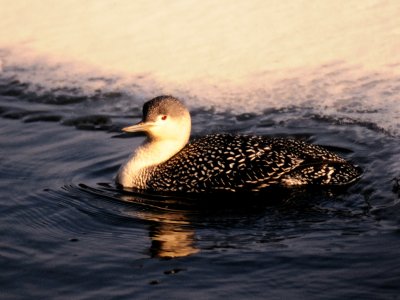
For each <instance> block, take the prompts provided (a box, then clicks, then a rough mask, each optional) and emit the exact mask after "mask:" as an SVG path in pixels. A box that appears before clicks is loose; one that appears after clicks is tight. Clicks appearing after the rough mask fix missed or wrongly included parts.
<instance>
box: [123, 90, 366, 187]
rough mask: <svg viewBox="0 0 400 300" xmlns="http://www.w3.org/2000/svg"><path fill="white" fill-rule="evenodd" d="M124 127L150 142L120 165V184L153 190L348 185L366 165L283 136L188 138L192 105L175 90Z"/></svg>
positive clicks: (156, 100) (156, 101)
mask: <svg viewBox="0 0 400 300" xmlns="http://www.w3.org/2000/svg"><path fill="white" fill-rule="evenodd" d="M122 130H123V131H124V132H145V133H146V135H147V138H146V140H145V141H144V143H143V144H142V145H141V146H139V147H138V148H137V149H136V150H135V151H134V152H133V153H132V154H131V155H130V157H129V158H128V160H127V161H126V162H125V163H124V164H123V165H122V166H121V167H120V169H119V171H118V174H117V176H116V182H117V184H118V185H120V186H122V187H125V188H133V189H137V190H143V191H149V192H185V193H213V192H220V191H223V192H259V191H262V190H265V189H267V188H268V187H272V186H281V187H296V186H307V185H317V186H343V185H348V184H350V183H353V182H354V181H356V180H357V179H359V177H360V176H361V169H360V168H359V167H357V166H354V165H352V164H351V163H350V162H347V161H346V160H344V159H343V158H341V157H339V156H338V155H336V154H335V153H333V152H330V151H328V150H327V149H325V148H323V147H321V146H317V145H313V144H309V143H307V142H304V141H301V140H296V139H286V138H277V137H265V136H252V135H232V134H213V135H206V136H204V137H201V138H198V139H195V140H194V141H192V142H190V143H188V141H189V137H190V131H191V118H190V113H189V111H188V109H187V108H186V107H185V106H184V104H183V103H182V102H181V101H179V100H178V99H176V98H174V97H172V96H159V97H156V98H154V99H152V100H150V101H148V102H146V103H145V104H144V106H143V119H142V121H141V122H139V123H138V124H136V125H133V126H129V127H125V128H123V129H122Z"/></svg>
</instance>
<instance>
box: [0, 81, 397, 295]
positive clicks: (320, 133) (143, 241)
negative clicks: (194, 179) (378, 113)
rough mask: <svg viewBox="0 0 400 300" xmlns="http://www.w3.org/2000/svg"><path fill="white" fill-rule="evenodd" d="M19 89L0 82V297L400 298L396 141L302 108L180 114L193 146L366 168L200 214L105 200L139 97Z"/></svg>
mask: <svg viewBox="0 0 400 300" xmlns="http://www.w3.org/2000/svg"><path fill="white" fill-rule="evenodd" d="M29 91H30V90H29V89H28V85H27V84H25V83H23V82H20V81H18V80H17V79H15V78H1V82H0V128H1V137H0V178H1V181H0V185H1V192H0V195H1V197H0V199H1V200H0V236H1V244H0V265H1V272H0V293H1V296H0V298H1V299H28V298H29V299H111V298H116V299H148V298H154V299H188V298H191V299H220V298H222V297H225V296H226V297H229V299H257V298H258V299H261V298H262V299H313V298H314V299H399V298H400V296H399V292H400V287H399V284H400V256H399V253H400V204H399V202H400V187H399V180H400V143H399V138H398V136H397V135H396V134H391V133H389V132H387V131H385V130H382V128H380V127H379V126H376V125H375V124H374V123H368V122H361V121H360V122H357V121H354V122H351V123H349V122H343V120H342V119H340V118H339V117H337V118H335V116H331V117H329V118H327V117H326V116H324V115H321V114H317V113H315V112H314V111H312V109H311V110H310V108H309V107H306V106H299V107H285V108H282V109H273V108H270V109H267V108H266V110H265V111H264V112H261V113H260V112H254V113H246V114H238V113H229V112H225V113H224V112H219V113H217V112H215V111H213V109H208V108H207V107H204V108H196V109H192V113H193V130H194V132H193V134H194V135H203V134H205V133H208V132H216V131H218V132H219V131H225V132H240V133H250V132H251V133H255V134H261V135H279V136H290V137H297V138H302V139H306V140H308V141H310V142H313V143H317V144H322V145H327V146H335V147H336V148H335V150H337V151H338V152H339V153H340V154H341V155H343V156H344V157H346V158H348V159H350V160H352V161H354V162H355V163H356V164H358V165H360V166H361V167H362V168H363V169H364V170H365V174H364V176H363V178H362V179H361V180H360V181H359V182H358V183H356V184H355V185H354V186H352V187H350V188H349V189H348V190H346V191H344V192H342V193H339V194H329V193H322V192H321V193H319V192H316V193H312V194H311V193H307V194H303V195H301V194H300V195H296V196H294V198H292V199H291V201H290V202H285V203H281V204H279V203H278V204H273V205H272V204H270V203H271V200H273V199H268V196H265V199H263V200H264V201H261V203H260V202H257V203H254V202H252V201H250V199H246V198H245V197H244V198H243V199H242V203H241V204H240V205H232V206H230V205H229V201H226V200H227V199H225V202H224V204H223V205H213V204H212V203H210V204H209V205H205V206H204V205H203V206H199V205H196V204H194V203H191V202H190V201H185V200H184V199H172V198H162V197H150V196H144V195H136V194H133V193H128V192H121V191H118V190H116V189H115V187H114V184H113V178H114V175H115V173H116V171H117V170H118V167H119V165H120V164H121V163H122V162H123V161H124V159H126V157H127V156H128V155H129V153H130V152H131V151H132V149H134V148H135V147H137V146H138V144H139V143H140V142H141V141H142V138H141V137H132V138H125V136H123V135H121V134H120V133H119V129H120V128H121V127H122V126H124V125H127V124H130V123H132V122H135V121H137V119H138V118H139V116H140V113H141V112H140V106H141V103H142V101H143V100H144V99H142V98H140V96H139V97H138V99H135V97H133V96H131V98H130V101H131V105H130V106H128V107H126V106H125V103H126V101H127V99H126V97H124V95H122V94H121V93H120V92H116V93H114V94H113V93H107V94H105V93H103V94H102V93H101V92H99V93H98V94H97V95H96V96H95V97H94V96H93V95H91V96H87V95H75V96H73V94H74V93H73V91H72V93H68V95H64V96H63V95H61V96H60V94H59V93H57V91H50V92H48V93H47V94H40V95H39V94H35V93H30V92H29ZM71 94H72V96H71ZM200 107H201V105H200ZM361 113H363V112H360V114H361ZM364 113H365V111H364ZM367 113H368V112H367ZM228 200H229V199H228Z"/></svg>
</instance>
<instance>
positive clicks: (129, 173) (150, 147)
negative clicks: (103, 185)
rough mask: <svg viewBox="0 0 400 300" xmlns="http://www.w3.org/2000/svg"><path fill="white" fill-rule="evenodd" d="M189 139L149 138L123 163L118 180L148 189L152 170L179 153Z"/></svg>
mask: <svg viewBox="0 0 400 300" xmlns="http://www.w3.org/2000/svg"><path fill="white" fill-rule="evenodd" d="M186 143H187V140H185V141H184V140H181V141H179V140H174V139H162V140H157V139H151V138H147V139H146V140H145V141H144V143H143V144H142V145H141V146H139V147H138V148H137V149H136V150H135V151H134V152H133V153H132V154H131V155H130V157H129V158H128V160H127V161H126V163H125V164H123V165H122V166H121V168H120V170H119V172H118V174H117V178H116V180H117V182H118V183H119V184H121V185H122V186H124V187H130V188H138V189H146V188H147V181H148V180H149V179H150V178H151V175H152V170H153V169H154V168H155V167H156V166H157V165H159V164H161V163H163V162H165V161H167V160H168V159H170V158H171V157H172V156H174V155H175V154H176V153H178V152H179V151H180V150H181V149H182V148H183V147H184V146H185V145H186Z"/></svg>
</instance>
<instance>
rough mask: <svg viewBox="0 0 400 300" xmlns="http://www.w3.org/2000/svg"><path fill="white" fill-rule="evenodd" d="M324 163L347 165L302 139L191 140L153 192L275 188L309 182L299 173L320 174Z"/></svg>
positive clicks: (157, 172)
mask: <svg viewBox="0 0 400 300" xmlns="http://www.w3.org/2000/svg"><path fill="white" fill-rule="evenodd" d="M322 162H324V163H325V164H327V165H329V164H332V163H334V164H343V163H346V161H345V160H343V159H342V158H340V157H339V156H337V155H336V154H334V153H332V152H330V151H328V150H326V149H324V148H322V147H319V146H315V145H311V144H308V143H305V142H302V141H299V140H292V139H282V138H266V137H261V136H243V135H242V136H240V135H239V136H238V135H235V136H234V135H229V134H217V135H210V136H205V137H203V138H200V139H198V140H195V141H193V142H192V143H191V144H189V145H187V146H186V147H185V148H184V149H182V150H181V151H180V152H178V153H177V154H176V155H175V156H173V157H172V158H171V159H169V160H168V161H166V162H164V163H162V164H161V165H159V166H157V167H156V168H155V169H154V173H153V175H152V179H151V180H150V182H149V187H150V189H152V190H154V191H170V192H194V193H198V192H210V191H232V192H233V191H259V190H261V189H263V188H266V187H268V186H271V185H276V184H283V185H290V184H291V183H297V184H300V183H302V184H304V183H309V182H310V181H311V179H312V176H311V175H310V176H309V178H308V179H309V180H308V181H304V180H303V177H302V176H301V175H302V174H303V173H304V172H306V171H309V172H311V171H310V170H311V169H310V168H311V166H314V168H315V171H318V168H317V167H316V166H317V165H321V164H322ZM307 168H308V169H307ZM301 171H304V172H301ZM329 172H330V170H328V173H329ZM306 173H307V172H306ZM289 174H291V176H289ZM300 179H301V180H300Z"/></svg>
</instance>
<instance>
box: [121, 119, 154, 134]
mask: <svg viewBox="0 0 400 300" xmlns="http://www.w3.org/2000/svg"><path fill="white" fill-rule="evenodd" d="M154 125H155V124H154V122H143V121H141V122H139V123H137V124H135V125H132V126H128V127H124V128H122V131H124V132H140V131H148V130H149V129H150V128H151V127H153V126H154Z"/></svg>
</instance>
